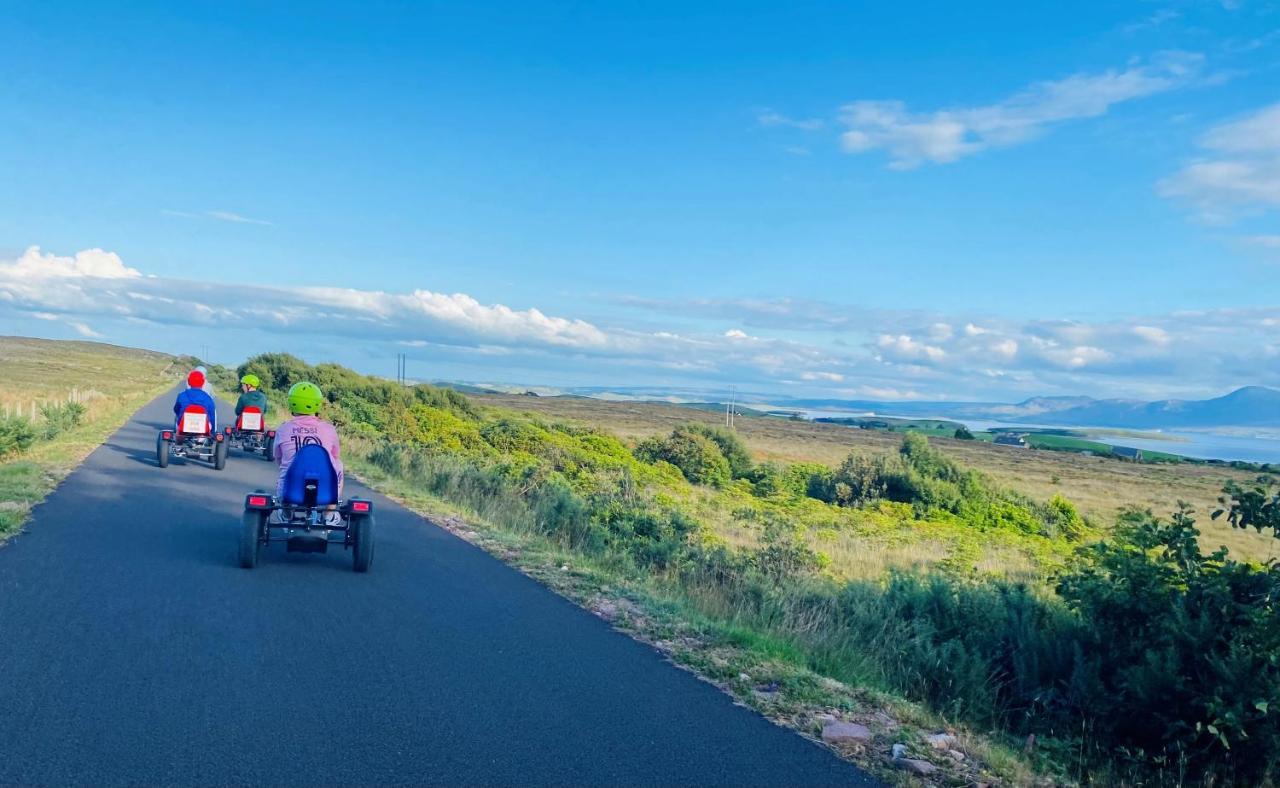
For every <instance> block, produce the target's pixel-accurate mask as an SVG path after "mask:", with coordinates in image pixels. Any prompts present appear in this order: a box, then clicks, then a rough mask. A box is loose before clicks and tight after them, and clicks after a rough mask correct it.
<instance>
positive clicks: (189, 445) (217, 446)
mask: <svg viewBox="0 0 1280 788" xmlns="http://www.w3.org/2000/svg"><path fill="white" fill-rule="evenodd" d="M225 437H226V436H224V435H223V434H222V433H221V432H219V433H217V434H216V435H215V434H214V432H213V423H212V422H211V421H210V419H209V414H208V412H206V411H205V409H204V408H203V407H201V406H200V405H188V406H187V407H186V408H185V409H184V410H183V411H182V415H181V416H180V417H179V418H178V423H177V424H176V425H175V426H174V429H171V430H161V431H160V434H159V435H157V436H156V464H157V465H159V466H160V467H161V468H165V467H167V466H168V465H169V458H170V457H184V458H187V459H193V460H201V461H202V462H211V463H213V467H214V469H215V470H219V471H220V470H222V469H223V468H225V467H226V465H227V441H226V440H225Z"/></svg>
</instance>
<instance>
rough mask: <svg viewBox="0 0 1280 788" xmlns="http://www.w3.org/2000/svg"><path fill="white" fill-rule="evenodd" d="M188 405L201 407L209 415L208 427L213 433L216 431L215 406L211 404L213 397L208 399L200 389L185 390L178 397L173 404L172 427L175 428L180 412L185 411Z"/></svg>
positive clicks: (216, 417)
mask: <svg viewBox="0 0 1280 788" xmlns="http://www.w3.org/2000/svg"><path fill="white" fill-rule="evenodd" d="M188 405H201V406H203V407H204V410H205V412H206V413H208V414H209V426H210V427H211V428H212V430H213V431H214V432H217V431H218V416H217V411H216V408H217V406H216V405H214V404H213V397H210V396H209V395H208V394H206V393H204V392H203V391H201V390H200V389H187V390H186V391H184V392H182V393H181V394H179V395H178V400H177V402H174V403H173V421H174V426H177V423H178V419H179V418H180V417H181V416H182V411H184V410H186V409H187V406H188Z"/></svg>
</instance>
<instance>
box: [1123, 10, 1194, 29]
mask: <svg viewBox="0 0 1280 788" xmlns="http://www.w3.org/2000/svg"><path fill="white" fill-rule="evenodd" d="M1180 16H1182V14H1180V13H1178V12H1177V11H1175V10H1173V9H1172V8H1162V9H1160V10H1159V11H1156V12H1155V13H1154V14H1152V15H1151V16H1148V17H1147V18H1146V19H1143V20H1141V21H1139V22H1134V23H1133V24H1130V25H1125V26H1124V28H1123V30H1124V32H1126V33H1136V32H1138V31H1140V30H1146V29H1148V28H1153V27H1160V26H1161V25H1163V24H1165V23H1166V22H1172V21H1173V20H1175V19H1177V18H1178V17H1180Z"/></svg>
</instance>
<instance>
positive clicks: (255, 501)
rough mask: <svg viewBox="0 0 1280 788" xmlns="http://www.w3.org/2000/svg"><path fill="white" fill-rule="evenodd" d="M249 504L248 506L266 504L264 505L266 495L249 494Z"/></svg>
mask: <svg viewBox="0 0 1280 788" xmlns="http://www.w3.org/2000/svg"><path fill="white" fill-rule="evenodd" d="M249 505H250V506H266V505H267V496H265V495H250V496H249Z"/></svg>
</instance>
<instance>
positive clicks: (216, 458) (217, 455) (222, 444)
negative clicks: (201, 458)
mask: <svg viewBox="0 0 1280 788" xmlns="http://www.w3.org/2000/svg"><path fill="white" fill-rule="evenodd" d="M225 467H227V442H226V441H218V442H217V443H215V444H214V445H213V469H214V470H216V471H220V470H222V469H223V468H225Z"/></svg>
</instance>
